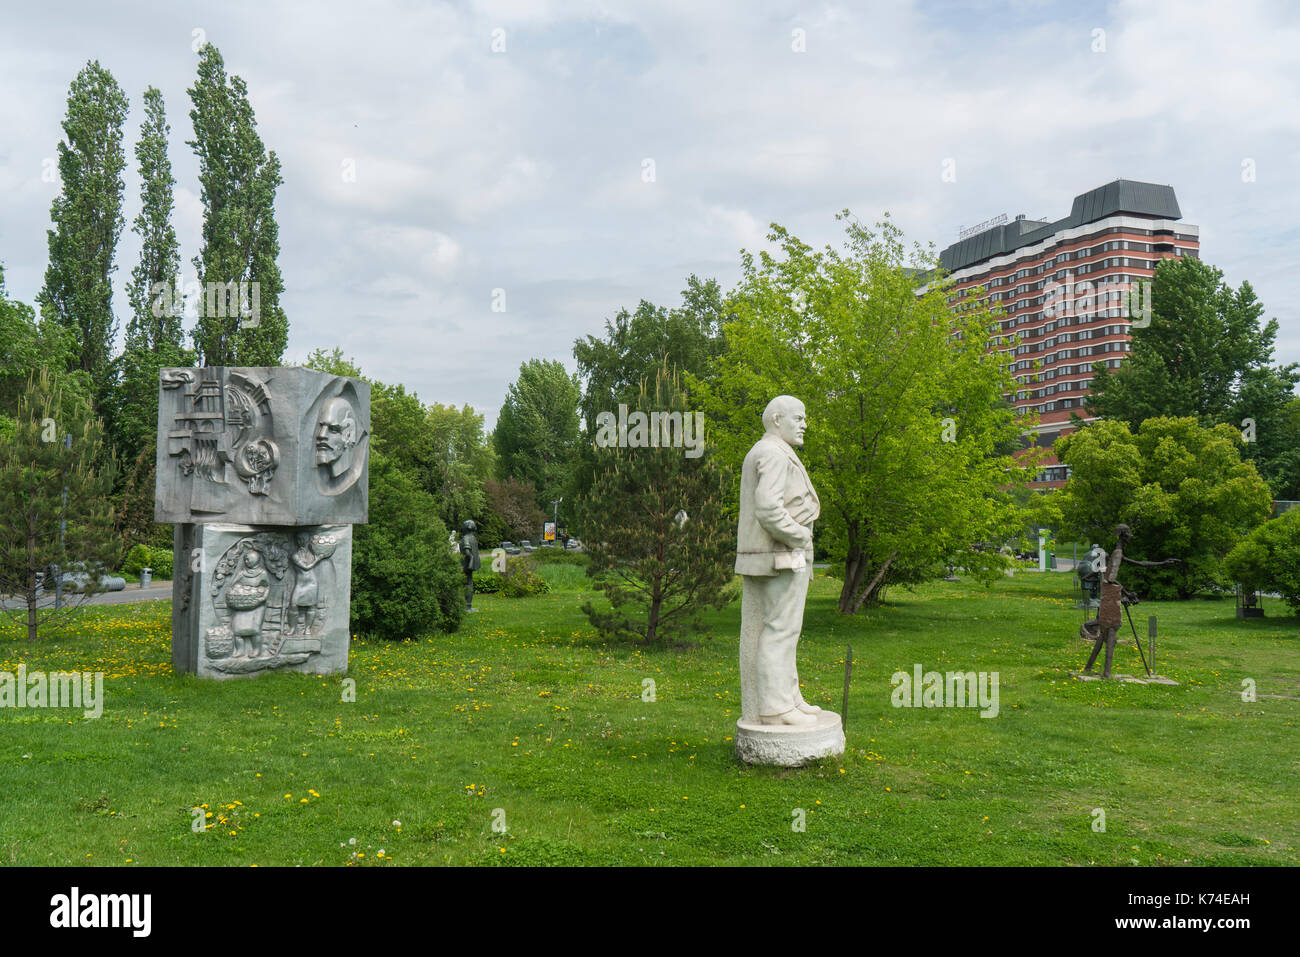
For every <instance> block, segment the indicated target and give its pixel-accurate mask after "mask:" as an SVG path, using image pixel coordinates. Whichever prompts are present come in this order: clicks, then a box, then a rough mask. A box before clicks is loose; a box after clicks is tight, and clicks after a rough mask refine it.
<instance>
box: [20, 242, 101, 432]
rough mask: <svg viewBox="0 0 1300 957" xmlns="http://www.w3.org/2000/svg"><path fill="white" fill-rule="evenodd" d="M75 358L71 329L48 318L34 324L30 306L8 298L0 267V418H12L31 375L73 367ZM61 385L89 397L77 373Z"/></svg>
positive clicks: (86, 384)
mask: <svg viewBox="0 0 1300 957" xmlns="http://www.w3.org/2000/svg"><path fill="white" fill-rule="evenodd" d="M77 356H78V352H77V344H76V336H75V334H74V333H73V331H72V330H71V329H69V328H67V327H66V326H63V325H62V324H60V323H59V322H57V321H56V320H54V319H53V318H51V317H49V316H44V317H42V318H41V319H40V320H37V319H36V314H35V311H34V310H33V309H32V307H31V306H29V305H27V304H26V303H24V302H19V301H18V300H17V299H10V298H9V297H8V294H7V293H6V291H5V272H4V266H3V265H0V417H3V416H6V415H13V414H14V412H15V411H16V409H17V407H18V400H19V399H20V398H21V397H22V396H24V395H25V394H26V392H27V386H28V383H29V382H30V380H31V377H32V374H33V373H34V372H36V371H37V370H38V369H40V368H41V367H42V366H47V367H49V368H51V369H56V370H57V369H66V368H69V367H75V365H76V364H77V362H78V359H77ZM61 384H62V386H63V390H64V391H65V392H68V393H76V394H77V395H79V396H81V397H83V398H86V399H89V397H90V379H89V376H88V375H87V374H85V373H82V372H80V371H79V370H78V371H74V372H71V373H68V374H66V375H64V376H63V377H62V378H61Z"/></svg>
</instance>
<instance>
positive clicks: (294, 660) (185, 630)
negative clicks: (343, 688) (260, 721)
mask: <svg viewBox="0 0 1300 957" xmlns="http://www.w3.org/2000/svg"><path fill="white" fill-rule="evenodd" d="M175 544H176V554H175V573H174V574H173V580H172V666H173V667H174V668H175V669H176V670H177V671H180V672H184V673H187V674H194V675H198V676H199V677H201V678H234V677H239V676H247V675H256V674H261V673H262V672H266V671H298V672H304V673H306V674H313V675H327V674H337V673H343V672H346V671H347V670H348V642H349V639H350V637H351V636H350V634H349V632H348V605H349V601H350V599H351V593H352V526H351V525H304V526H296V527H292V526H291V527H285V526H266V525H235V524H227V523H210V524H205V525H177V526H176V529H175Z"/></svg>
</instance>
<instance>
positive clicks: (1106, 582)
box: [1079, 525, 1180, 678]
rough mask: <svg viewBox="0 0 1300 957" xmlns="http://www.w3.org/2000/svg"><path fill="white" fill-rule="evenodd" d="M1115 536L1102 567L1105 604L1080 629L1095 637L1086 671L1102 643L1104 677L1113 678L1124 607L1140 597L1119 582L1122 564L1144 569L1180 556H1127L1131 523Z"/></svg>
mask: <svg viewBox="0 0 1300 957" xmlns="http://www.w3.org/2000/svg"><path fill="white" fill-rule="evenodd" d="M1115 535H1116V537H1117V538H1118V542H1117V543H1116V545H1115V550H1114V551H1113V552H1111V553H1110V559H1109V560H1108V561H1107V562H1106V567H1105V568H1104V569H1103V570H1102V575H1101V605H1100V606H1099V607H1098V609H1097V617H1096V618H1094V619H1092V620H1091V621H1085V622H1084V623H1083V627H1081V628H1080V629H1079V634H1080V635H1081V636H1082V637H1084V638H1088V639H1090V640H1092V641H1093V642H1094V644H1093V646H1092V654H1091V655H1089V656H1088V663H1087V664H1086V665H1085V666H1084V668H1083V673H1084V674H1089V673H1091V671H1092V666H1093V664H1094V662H1096V660H1097V654H1098V653H1099V652H1100V651H1101V649H1102V646H1103V645H1105V647H1106V664H1105V666H1104V667H1103V668H1102V672H1101V676H1102V677H1103V678H1109V677H1110V666H1111V659H1112V658H1113V657H1114V654H1115V641H1116V640H1117V639H1118V637H1119V628H1120V625H1121V624H1123V622H1124V614H1123V611H1124V608H1126V607H1127V606H1129V605H1136V604H1137V603H1138V596H1137V594H1136V593H1135V592H1132V591H1130V590H1129V589H1127V588H1125V587H1124V586H1123V585H1121V584H1120V583H1119V566H1120V565H1122V564H1123V563H1124V562H1128V563H1129V564H1130V565H1139V566H1141V567H1142V568H1159V567H1160V566H1162V565H1175V564H1177V563H1178V562H1179V561H1180V559H1177V558H1166V559H1165V560H1164V561H1162V562H1142V561H1138V560H1137V559H1135V558H1126V557H1124V546H1125V545H1127V544H1128V543H1129V540H1130V539H1132V537H1133V532H1132V530H1131V529H1130V528H1129V527H1128V526H1127V525H1120V526H1118V527H1117V528H1116V529H1115Z"/></svg>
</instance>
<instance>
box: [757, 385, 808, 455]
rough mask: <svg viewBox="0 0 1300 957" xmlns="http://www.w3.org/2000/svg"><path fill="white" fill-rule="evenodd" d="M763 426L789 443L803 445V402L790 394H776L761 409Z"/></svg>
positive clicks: (804, 413) (804, 417) (804, 424)
mask: <svg viewBox="0 0 1300 957" xmlns="http://www.w3.org/2000/svg"><path fill="white" fill-rule="evenodd" d="M763 428H764V429H766V430H767V433H768V435H777V436H780V437H781V438H782V439H784V440H785V441H786V442H788V443H789V444H790V445H803V434H804V429H806V428H807V415H806V412H805V410H804V406H803V403H802V402H800V401H799V400H798V399H796V398H795V397H794V396H792V395H778V396H777V397H776V398H775V399H773V400H772V401H771V402H769V403H768V404H767V408H766V409H764V410H763Z"/></svg>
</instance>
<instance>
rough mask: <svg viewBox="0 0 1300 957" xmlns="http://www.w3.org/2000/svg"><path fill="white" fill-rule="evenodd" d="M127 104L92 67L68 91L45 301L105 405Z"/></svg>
mask: <svg viewBox="0 0 1300 957" xmlns="http://www.w3.org/2000/svg"><path fill="white" fill-rule="evenodd" d="M126 114H127V99H126V94H124V93H123V92H122V88H121V87H120V86H118V84H117V81H116V80H115V79H114V78H113V74H112V73H110V72H109V71H108V70H106V69H104V67H102V66H100V65H99V61H97V60H92V61H90V62H88V63H87V64H86V65H85V66H84V67H83V68H82V70H81V72H80V73H78V74H77V76H76V79H74V80H73V81H72V85H71V86H70V88H69V90H68V112H67V115H66V117H65V118H64V120H63V132H64V135H65V137H66V142H60V143H59V144H58V155H59V177H60V179H61V180H62V184H63V188H62V191H61V192H60V194H59V195H58V196H57V197H56V198H55V200H54V202H53V203H52V204H51V206H50V220H51V222H52V223H53V225H54V228H53V229H51V230H49V231H48V233H47V235H48V242H49V256H50V260H49V265H48V266H47V267H46V270H45V285H44V288H43V289H42V290H41V293H40V296H39V297H38V299H39V302H40V305H41V309H42V311H43V313H44V314H45V315H47V316H49V317H51V318H53V319H54V320H55V321H57V322H58V323H60V324H61V325H63V326H66V327H67V328H68V329H70V330H72V331H73V333H74V335H75V336H76V346H77V354H76V360H75V365H74V366H73V368H78V369H81V370H82V371H83V372H86V373H87V374H88V375H89V377H90V380H91V384H92V389H93V393H94V396H95V399H96V402H97V403H98V404H99V405H100V406H103V404H104V401H105V399H106V398H107V397H108V394H109V390H110V388H111V385H112V381H111V380H112V375H111V367H110V362H109V357H110V354H111V350H112V346H113V338H114V336H115V335H116V332H117V323H116V321H115V320H114V318H113V288H112V283H111V277H112V275H113V272H114V270H115V268H116V267H115V266H114V264H113V256H114V253H115V251H116V249H117V240H118V237H120V236H121V234H122V225H123V218H122V190H123V182H122V170H123V168H124V167H125V166H126V157H125V154H124V152H123V149H122V125H123V123H125V122H126Z"/></svg>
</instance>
